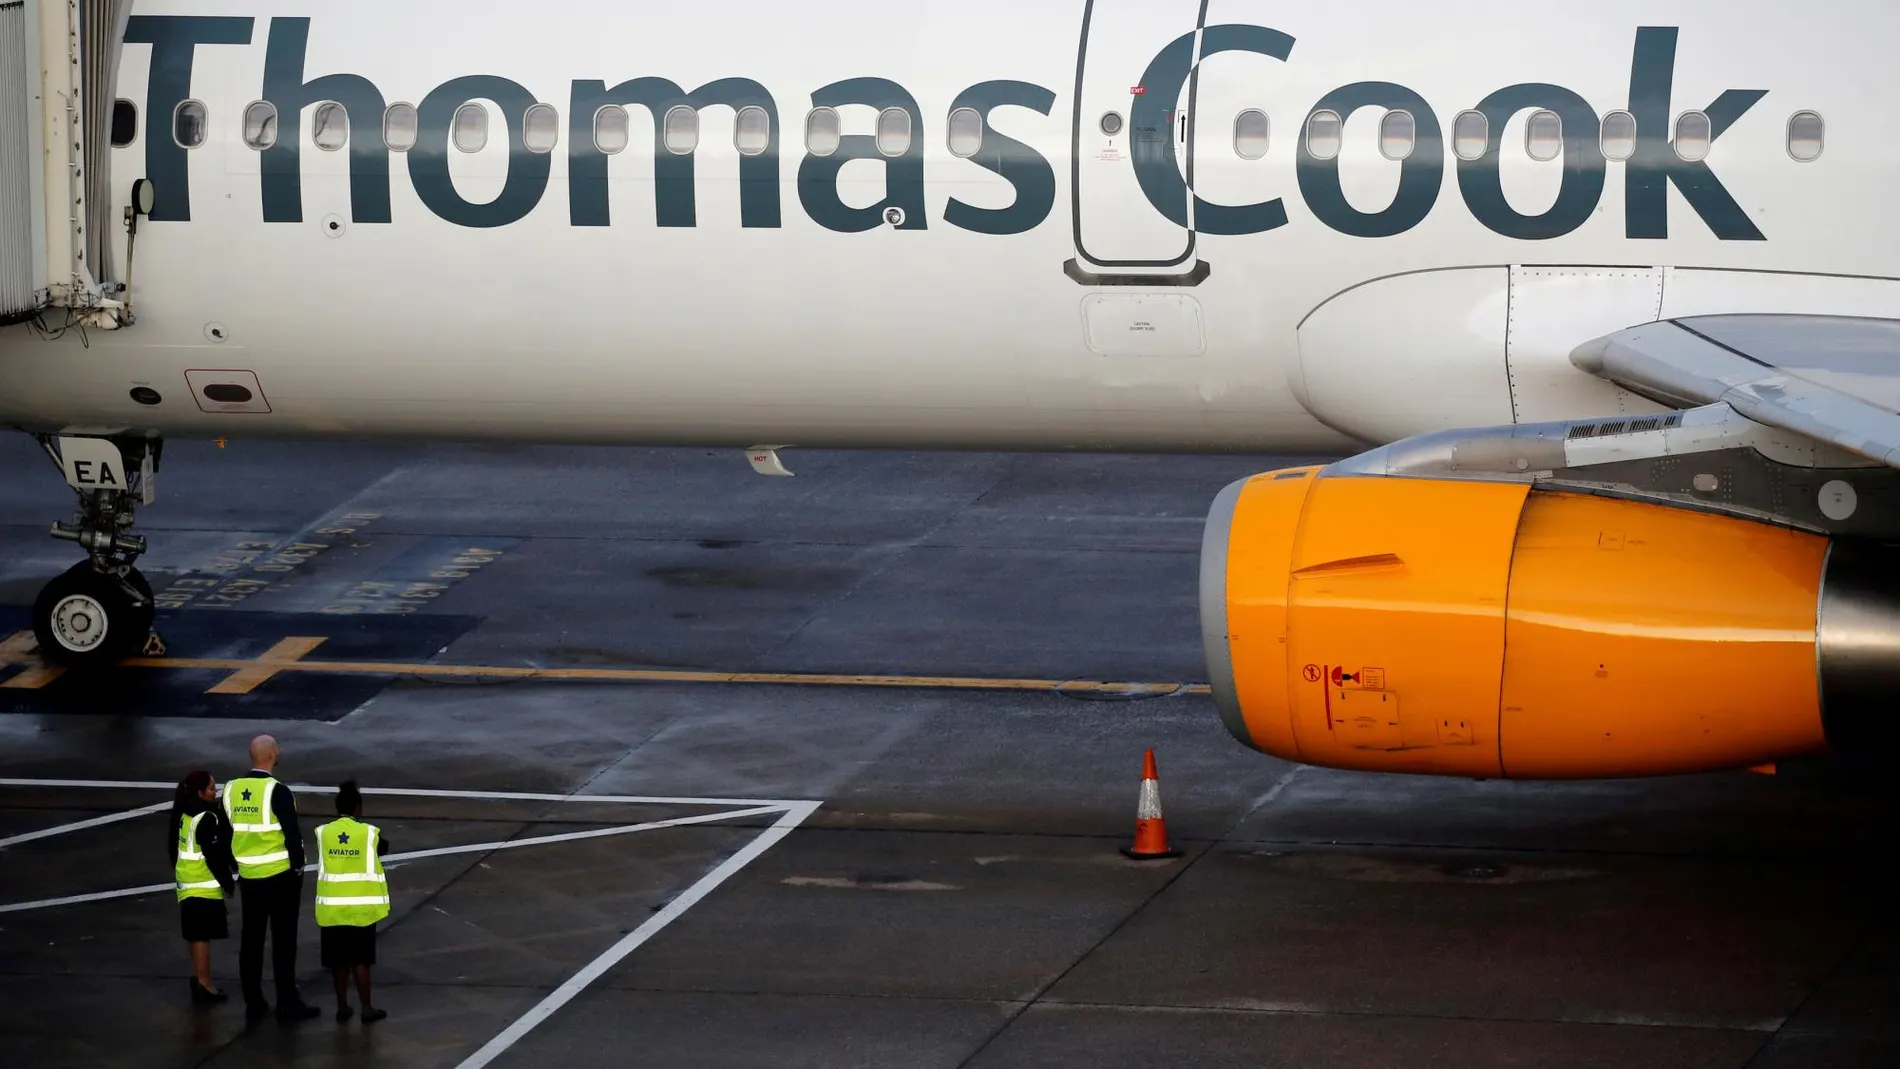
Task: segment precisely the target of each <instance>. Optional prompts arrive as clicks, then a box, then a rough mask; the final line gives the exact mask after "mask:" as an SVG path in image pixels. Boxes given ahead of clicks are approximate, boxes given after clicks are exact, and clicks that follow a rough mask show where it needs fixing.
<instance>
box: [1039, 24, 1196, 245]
mask: <svg viewBox="0 0 1900 1069" xmlns="http://www.w3.org/2000/svg"><path fill="white" fill-rule="evenodd" d="M1206 11H1207V0H1089V3H1088V5H1087V7H1086V8H1085V10H1084V12H1083V15H1082V40H1081V46H1080V48H1079V49H1078V51H1077V55H1076V94H1075V108H1076V113H1075V141H1074V145H1073V146H1072V158H1071V165H1070V166H1071V178H1072V186H1073V195H1074V198H1075V249H1076V253H1077V255H1078V256H1079V257H1080V259H1081V261H1082V262H1083V263H1084V264H1086V265H1091V266H1093V267H1096V268H1109V269H1113V270H1116V271H1124V270H1126V269H1131V268H1132V269H1136V273H1139V274H1151V273H1152V274H1157V275H1163V274H1166V275H1173V274H1181V273H1185V272H1186V271H1187V270H1188V269H1190V268H1191V267H1192V266H1193V263H1192V261H1193V259H1194V228H1193V210H1194V207H1193V195H1192V193H1191V192H1190V187H1191V184H1192V181H1193V175H1192V167H1193V162H1192V161H1193V159H1194V145H1193V138H1194V115H1193V107H1194V89H1195V84H1196V81H1197V77H1198V76H1197V75H1195V74H1192V73H1190V74H1189V76H1188V78H1187V82H1186V84H1185V85H1182V86H1180V87H1178V89H1177V87H1173V86H1147V85H1144V84H1142V83H1143V80H1144V78H1145V76H1146V73H1147V71H1148V68H1149V65H1150V64H1151V63H1153V62H1154V60H1155V59H1156V57H1157V56H1159V55H1161V53H1162V52H1163V50H1165V49H1167V48H1168V46H1169V45H1170V44H1172V43H1174V42H1175V41H1177V40H1179V39H1181V38H1182V37H1184V36H1186V37H1188V38H1189V41H1188V43H1187V45H1186V47H1187V49H1188V51H1187V53H1186V58H1187V60H1188V62H1190V63H1191V62H1192V56H1193V49H1194V47H1195V46H1194V39H1195V37H1196V36H1197V35H1198V33H1199V31H1200V28H1201V22H1202V20H1203V19H1204V18H1205V17H1206ZM1190 69H1191V68H1190ZM1150 94H1159V95H1158V96H1150ZM1163 97H1166V98H1167V99H1162V98H1163ZM1138 112H1140V113H1142V114H1140V115H1138V114H1137V113H1138ZM1137 161H1141V162H1143V163H1144V165H1149V166H1157V165H1158V166H1162V167H1168V168H1177V169H1179V172H1180V173H1181V174H1182V175H1183V177H1184V178H1185V179H1186V182H1184V183H1183V184H1182V185H1181V186H1180V188H1179V199H1180V203H1178V204H1176V203H1174V192H1173V190H1170V193H1169V199H1168V201H1167V204H1166V208H1167V210H1166V211H1163V210H1161V209H1160V208H1158V207H1157V206H1156V205H1155V204H1153V203H1151V202H1150V200H1149V198H1148V196H1147V195H1146V194H1144V193H1143V192H1142V189H1141V185H1140V183H1139V182H1138V181H1137V179H1136V172H1135V163H1136V162H1137ZM1162 269H1167V270H1162Z"/></svg>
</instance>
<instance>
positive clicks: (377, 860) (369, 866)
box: [317, 817, 389, 928]
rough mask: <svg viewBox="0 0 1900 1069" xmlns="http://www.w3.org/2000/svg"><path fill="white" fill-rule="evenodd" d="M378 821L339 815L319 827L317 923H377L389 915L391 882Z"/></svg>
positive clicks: (356, 924)
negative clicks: (379, 850) (381, 851)
mask: <svg viewBox="0 0 1900 1069" xmlns="http://www.w3.org/2000/svg"><path fill="white" fill-rule="evenodd" d="M379 835H380V833H379V832H378V831H377V829H376V825H374V824H365V823H363V822H362V821H360V820H352V819H351V818H349V817H338V818H336V819H335V820H333V821H331V822H330V823H328V824H325V825H324V826H323V827H321V828H318V829H317V925H318V926H319V927H323V928H328V927H331V926H333V925H345V924H347V925H355V926H357V927H361V926H364V925H369V924H375V923H376V922H377V921H379V920H382V919H383V918H384V917H387V916H389V881H388V879H387V878H386V877H385V876H384V875H383V859H382V857H381V856H380V855H379V854H377V852H376V840H377V838H378V837H379Z"/></svg>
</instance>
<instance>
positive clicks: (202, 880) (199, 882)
mask: <svg viewBox="0 0 1900 1069" xmlns="http://www.w3.org/2000/svg"><path fill="white" fill-rule="evenodd" d="M210 815H211V814H209V813H198V814H195V815H193V816H189V817H186V818H185V819H183V820H181V821H179V822H178V860H177V861H176V862H174V863H173V865H172V880H173V881H174V882H176V883H177V884H178V900H179V901H180V902H183V901H184V900H185V899H187V898H223V897H224V888H223V887H221V886H219V885H218V878H217V877H216V876H215V875H213V874H212V872H211V864H210V863H209V862H207V861H206V860H205V855H204V851H203V850H200V849H198V825H199V823H200V822H201V821H203V820H204V818H206V817H208V816H210Z"/></svg>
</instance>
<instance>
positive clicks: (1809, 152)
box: [1788, 111, 1827, 163]
mask: <svg viewBox="0 0 1900 1069" xmlns="http://www.w3.org/2000/svg"><path fill="white" fill-rule="evenodd" d="M1826 139H1827V125H1826V124H1825V123H1823V122H1822V121H1821V116H1820V115H1819V114H1818V113H1816V112H1812V111H1797V112H1795V113H1794V114H1793V115H1791V116H1789V117H1788V155H1790V156H1793V157H1794V158H1795V159H1797V160H1800V161H1801V162H1802V163H1807V162H1809V161H1811V160H1815V159H1819V158H1820V155H1821V145H1822V143H1823V142H1824V141H1826Z"/></svg>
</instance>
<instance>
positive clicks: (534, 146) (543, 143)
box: [521, 104, 561, 156]
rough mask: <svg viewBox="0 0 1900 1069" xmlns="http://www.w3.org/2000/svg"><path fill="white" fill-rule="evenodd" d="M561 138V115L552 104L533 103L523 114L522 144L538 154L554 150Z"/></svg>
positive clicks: (542, 154) (541, 154)
mask: <svg viewBox="0 0 1900 1069" xmlns="http://www.w3.org/2000/svg"><path fill="white" fill-rule="evenodd" d="M560 140H561V115H560V113H559V112H557V111H555V110H554V105H552V104H532V105H529V107H528V110H527V112H526V113H525V114H523V115H522V116H521V145H522V147H523V148H525V149H527V150H528V151H529V152H532V153H534V154H535V155H537V156H544V155H546V154H548V153H550V152H553V151H554V146H555V145H556V144H557V143H559V141H560Z"/></svg>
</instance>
